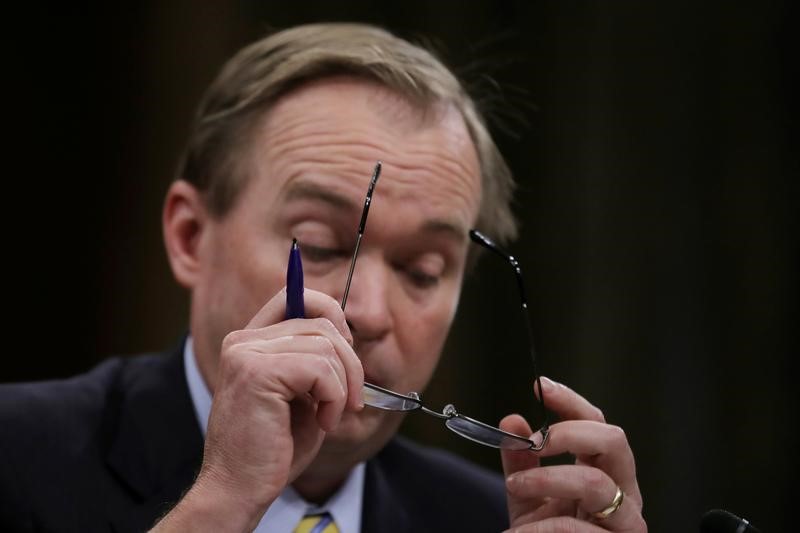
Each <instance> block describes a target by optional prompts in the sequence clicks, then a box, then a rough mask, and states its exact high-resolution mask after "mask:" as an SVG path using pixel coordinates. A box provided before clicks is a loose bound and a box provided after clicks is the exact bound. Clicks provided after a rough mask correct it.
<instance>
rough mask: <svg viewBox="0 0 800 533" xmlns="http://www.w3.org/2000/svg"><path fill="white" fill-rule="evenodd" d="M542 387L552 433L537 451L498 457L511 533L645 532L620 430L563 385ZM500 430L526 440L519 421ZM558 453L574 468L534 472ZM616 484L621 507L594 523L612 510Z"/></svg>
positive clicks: (525, 425) (633, 473) (507, 420)
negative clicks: (565, 455)
mask: <svg viewBox="0 0 800 533" xmlns="http://www.w3.org/2000/svg"><path fill="white" fill-rule="evenodd" d="M542 387H543V389H544V397H545V401H546V402H547V407H548V409H550V410H552V411H553V412H555V413H556V414H557V415H558V416H559V418H560V419H561V420H562V422H559V423H557V424H553V425H552V426H551V427H550V437H549V440H548V442H547V444H546V445H545V447H544V449H543V450H542V451H540V452H536V453H531V452H530V451H506V450H503V451H502V453H501V455H502V459H503V470H504V471H505V474H506V476H507V477H508V481H507V483H506V487H507V490H508V508H509V520H510V523H511V530H512V531H515V532H517V531H518V532H554V531H575V532H577V531H586V532H600V531H625V532H637V533H638V532H646V531H647V524H646V523H645V521H644V518H643V517H642V495H641V493H640V492H639V484H638V482H637V481H636V465H635V462H634V458H633V451H631V447H630V445H629V444H628V440H627V438H626V437H625V433H624V432H623V430H622V429H621V428H619V427H617V426H612V425H609V424H606V421H605V418H604V416H603V413H602V412H601V411H600V410H599V409H598V408H597V407H595V406H593V405H592V404H591V403H589V402H588V401H587V400H586V399H585V398H583V397H581V396H580V395H578V394H577V393H575V392H574V391H572V390H571V389H569V388H567V387H565V386H564V385H560V384H556V383H554V382H552V381H550V380H548V379H546V378H542ZM500 427H501V429H503V430H505V431H508V432H511V433H516V434H517V435H531V434H532V431H531V428H530V426H529V425H528V423H527V422H526V421H525V420H524V419H523V418H522V417H521V416H519V415H510V416H507V417H506V418H504V419H503V421H502V422H501V423H500ZM563 453H570V454H572V455H574V456H575V458H576V460H575V464H572V465H558V466H540V464H539V458H541V457H550V456H555V455H560V454H563ZM618 486H619V488H620V489H622V491H623V493H624V499H623V501H622V505H621V506H620V507H619V508H618V509H617V511H616V512H614V513H612V514H611V515H609V516H608V517H607V518H604V519H598V518H595V517H593V516H592V513H595V512H598V511H600V510H603V509H605V508H607V507H608V506H609V505H610V504H611V502H612V500H613V499H614V496H615V494H616V491H617V487H618Z"/></svg>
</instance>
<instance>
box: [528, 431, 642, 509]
mask: <svg viewBox="0 0 800 533" xmlns="http://www.w3.org/2000/svg"><path fill="white" fill-rule="evenodd" d="M564 453H570V454H572V455H575V456H576V457H577V458H578V460H579V461H582V462H585V463H588V464H590V465H592V466H595V467H597V468H599V469H601V470H602V471H604V472H606V473H607V474H608V475H609V476H610V477H611V479H613V480H615V481H616V483H617V484H618V485H619V486H620V487H622V490H623V491H625V493H626V494H628V495H629V496H631V497H632V498H633V499H634V500H637V501H641V495H640V494H639V487H638V483H637V481H636V462H635V460H634V457H633V451H632V450H631V447H630V444H629V443H628V439H627V437H626V436H625V432H624V431H623V430H622V428H620V427H618V426H612V425H609V424H603V423H601V422H594V421H590V420H570V421H567V422H559V423H558V424H554V425H552V426H551V427H550V438H549V440H548V442H547V446H545V448H544V449H543V450H542V451H541V452H539V453H538V455H539V456H540V457H550V456H555V455H561V454H564Z"/></svg>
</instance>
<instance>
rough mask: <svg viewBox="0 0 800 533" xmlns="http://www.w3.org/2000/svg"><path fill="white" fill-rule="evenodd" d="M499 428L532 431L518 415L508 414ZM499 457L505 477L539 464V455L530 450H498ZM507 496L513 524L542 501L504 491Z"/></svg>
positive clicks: (524, 434)
mask: <svg viewBox="0 0 800 533" xmlns="http://www.w3.org/2000/svg"><path fill="white" fill-rule="evenodd" d="M500 429H502V430H503V431H508V432H509V433H514V434H515V435H520V436H529V435H531V434H532V433H533V431H531V427H530V425H528V423H527V422H526V421H525V419H524V418H522V417H521V416H520V415H508V416H507V417H505V418H504V419H503V420H501V421H500ZM500 457H501V459H502V461H503V472H504V473H505V475H506V478H508V476H510V475H511V474H514V473H515V472H520V471H524V470H530V469H531V468H537V467H538V466H539V456H538V455H536V454H535V453H532V452H531V451H530V450H500ZM506 495H507V497H508V514H509V521H510V522H511V524H512V525H514V524H515V523H516V522H517V521H518V519H520V518H521V517H522V516H524V515H525V514H526V513H529V512H530V511H531V509H534V510H535V509H537V508H538V507H540V506H541V505H542V503H544V500H542V499H541V498H530V497H525V496H522V495H519V496H518V495H515V494H513V493H511V492H510V491H508V490H507V491H506Z"/></svg>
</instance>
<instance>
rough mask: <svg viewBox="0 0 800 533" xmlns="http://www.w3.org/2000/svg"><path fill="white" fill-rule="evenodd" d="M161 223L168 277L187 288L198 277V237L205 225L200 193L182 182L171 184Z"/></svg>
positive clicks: (206, 218) (206, 224)
mask: <svg viewBox="0 0 800 533" xmlns="http://www.w3.org/2000/svg"><path fill="white" fill-rule="evenodd" d="M161 222H162V230H163V232H164V245H165V246H166V248H167V258H168V259H169V264H170V267H172V274H173V275H174V276H175V279H176V280H177V281H178V283H180V284H181V285H183V286H184V287H186V288H188V289H191V288H192V287H194V285H195V284H196V282H197V279H198V276H199V274H200V266H201V254H200V243H201V237H202V236H203V233H204V232H205V231H207V230H208V222H209V215H208V211H207V209H206V206H205V202H204V201H203V198H202V195H201V194H200V192H199V191H198V190H197V189H196V188H195V187H194V186H193V185H191V184H190V183H188V182H186V181H183V180H176V181H175V182H173V183H172V185H171V186H170V188H169V190H168V191H167V198H166V200H165V201H164V212H163V214H162V220H161Z"/></svg>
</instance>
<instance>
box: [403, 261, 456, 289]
mask: <svg viewBox="0 0 800 533" xmlns="http://www.w3.org/2000/svg"><path fill="white" fill-rule="evenodd" d="M399 267H400V270H402V272H403V275H404V276H405V277H406V278H407V279H408V280H409V281H410V282H411V284H412V285H413V287H414V288H416V289H422V290H426V289H433V288H435V287H436V286H437V285H438V284H439V282H440V281H441V279H442V276H444V275H445V271H446V262H445V260H444V257H442V256H441V255H440V254H437V253H426V254H423V255H421V256H417V257H416V258H414V259H413V260H412V261H410V262H408V263H405V264H403V263H400V265H399Z"/></svg>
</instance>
